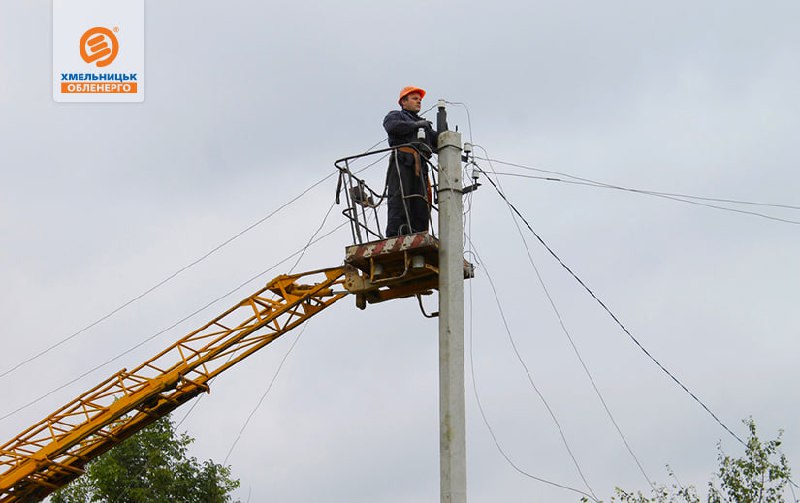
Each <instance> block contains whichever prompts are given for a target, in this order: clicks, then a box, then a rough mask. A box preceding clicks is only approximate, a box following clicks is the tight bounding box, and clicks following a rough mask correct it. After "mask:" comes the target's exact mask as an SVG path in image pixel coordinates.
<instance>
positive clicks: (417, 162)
mask: <svg viewBox="0 0 800 503" xmlns="http://www.w3.org/2000/svg"><path fill="white" fill-rule="evenodd" d="M397 150H398V151H400V152H403V153H406V154H411V155H412V156H414V174H415V175H417V177H419V178H422V179H423V180H422V182H423V183H424V184H425V189H426V190H425V192H426V193H427V195H428V198H427V202H428V204H429V205H430V204H431V201H433V199H432V197H433V194H432V193H431V181H430V179H429V178H428V173H427V170H426V172H425V176H424V177H423V176H422V160H421V159H420V158H419V151H417V149H415V148H412V147H399V148H398V149H397Z"/></svg>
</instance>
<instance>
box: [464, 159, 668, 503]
mask: <svg viewBox="0 0 800 503" xmlns="http://www.w3.org/2000/svg"><path fill="white" fill-rule="evenodd" d="M478 147H479V148H480V149H482V150H483V151H484V152H486V149H485V148H483V147H482V146H480V145H479V146H478ZM486 157H489V153H488V152H486ZM476 166H477V164H476ZM489 167H490V168H491V170H492V172H493V173H494V174H495V175H497V172H496V171H495V170H494V166H493V165H492V163H491V161H489ZM478 169H480V167H479V166H478ZM497 184H498V188H499V190H503V188H502V185H501V184H500V181H499V180H498V182H497ZM509 212H511V219H512V221H513V222H514V226H515V227H516V229H517V233H518V234H519V237H520V239H522V243H523V245H524V246H525V252H526V254H527V256H528V262H529V263H530V264H531V267H532V268H533V270H534V272H535V273H536V278H537V279H538V280H539V285H541V287H542V290H543V291H544V294H545V296H546V297H547V300H548V302H549V304H550V307H551V309H552V310H553V313H554V314H555V316H556V318H557V319H558V323H559V325H560V326H561V331H562V332H563V333H564V335H565V336H566V337H567V340H568V341H569V344H570V346H571V347H572V350H573V352H574V353H575V356H576V357H577V358H578V361H579V362H580V364H581V367H582V368H583V371H584V373H585V374H586V377H587V378H588V379H589V382H590V383H591V385H592V389H593V390H594V392H595V394H596V395H597V398H598V399H599V400H600V403H601V404H602V406H603V409H604V410H605V412H606V415H607V416H608V418H609V420H610V421H611V423H612V424H613V425H614V428H615V429H616V430H617V434H618V435H619V437H620V439H621V440H622V443H623V444H624V445H625V449H626V450H627V451H628V454H630V456H631V457H632V458H633V460H634V462H635V463H636V466H637V467H638V468H639V472H640V473H641V474H642V476H644V478H645V480H646V481H647V484H648V485H649V486H650V487H651V488H652V489H653V490H655V489H656V486H655V484H654V483H653V481H652V480H651V479H650V477H649V476H648V475H647V472H646V471H645V469H644V467H643V466H642V463H641V462H640V461H639V458H638V456H636V454H635V453H634V452H633V449H632V448H631V446H630V444H629V443H628V439H627V438H626V436H625V434H624V433H623V432H622V428H620V426H619V424H618V423H617V420H616V419H615V418H614V415H613V414H612V413H611V409H609V407H608V404H607V403H606V401H605V398H603V395H602V393H601V392H600V389H599V388H598V387H597V383H596V382H595V380H594V376H592V373H591V372H590V371H589V367H588V366H587V365H586V362H585V361H584V359H583V357H582V356H581V353H580V351H578V346H577V345H576V344H575V341H574V340H573V338H572V335H571V334H570V332H569V330H567V326H566V324H565V323H564V319H563V317H562V316H561V312H560V311H559V309H558V307H557V306H556V304H555V301H554V300H553V297H552V295H550V290H549V289H548V288H547V285H546V284H545V282H544V278H542V275H541V273H540V272H539V268H538V267H536V263H535V262H534V261H533V257H532V256H531V250H530V247H529V246H528V241H527V240H526V239H525V236H524V234H523V233H522V229H521V228H520V226H519V222H518V221H517V216H516V215H515V214H514V212H513V211H511V208H509Z"/></svg>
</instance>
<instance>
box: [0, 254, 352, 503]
mask: <svg viewBox="0 0 800 503" xmlns="http://www.w3.org/2000/svg"><path fill="white" fill-rule="evenodd" d="M344 275H345V267H335V268H330V269H320V270H317V271H311V272H306V273H300V274H293V275H284V276H278V277H277V278H275V279H273V280H272V281H271V282H270V283H269V284H267V286H266V287H264V288H262V289H261V290H259V291H257V292H256V293H254V294H253V295H251V296H249V297H247V298H246V299H244V300H242V301H241V302H239V303H238V304H237V305H235V306H234V307H232V308H230V309H229V310H228V311H226V312H225V313H223V314H221V315H220V316H218V317H217V318H215V319H213V320H211V321H210V322H208V323H207V324H206V325H204V326H203V327H201V328H199V329H197V330H195V331H193V332H191V333H189V334H188V335H186V336H184V337H183V338H182V339H180V340H178V341H177V342H176V343H174V344H173V345H171V346H170V347H168V348H167V349H165V350H164V351H162V352H160V353H159V354H157V355H156V356H154V357H153V358H151V359H150V360H148V361H146V362H145V363H143V364H141V365H140V366H138V367H137V368H135V369H134V370H132V371H127V370H125V369H123V370H120V371H119V372H117V373H116V374H114V375H112V376H111V377H109V378H108V379H106V380H105V381H103V382H101V383H100V384H98V385H97V386H95V387H94V388H92V389H91V390H89V391H87V392H85V393H83V394H82V395H80V396H79V397H77V398H76V399H74V400H72V401H71V402H69V403H68V404H66V405H65V406H63V407H62V408H60V409H59V410H57V411H56V412H54V413H52V414H51V415H50V416H48V417H47V418H45V419H44V420H42V421H40V422H39V423H37V424H35V425H33V426H31V427H30V428H28V429H27V430H25V431H24V432H22V433H20V434H19V435H17V436H16V437H15V438H13V439H12V440H10V441H9V442H7V443H6V444H4V445H2V446H0V503H11V502H15V503H19V502H28V501H38V500H41V499H43V498H44V497H45V496H47V495H48V494H50V493H51V492H53V491H54V490H56V489H58V488H59V487H62V486H64V485H65V484H67V483H68V482H70V481H71V480H73V479H74V478H76V477H78V476H79V475H80V474H82V473H83V467H84V466H85V465H86V463H88V462H89V461H90V460H91V459H94V458H95V457H97V456H99V455H100V454H102V453H104V452H106V451H108V450H109V449H111V448H112V447H114V446H115V445H117V444H118V443H120V442H121V441H122V440H124V439H126V438H128V437H130V436H131V435H133V434H134V433H136V432H137V431H139V430H141V429H142V428H144V427H145V426H147V425H148V424H150V423H152V422H153V421H155V420H157V419H159V418H161V417H163V416H165V415H167V414H169V413H170V412H171V411H173V410H174V409H176V408H177V407H179V406H180V405H182V404H183V403H186V402H187V401H189V400H191V399H192V398H194V397H196V396H197V395H199V394H200V393H203V392H204V391H209V381H210V380H211V379H213V378H214V377H215V376H217V375H219V374H220V373H222V372H224V371H225V370H226V369H228V368H230V367H231V366H233V365H235V364H236V363H238V362H239V361H241V360H243V359H244V358H246V357H248V356H249V355H251V354H253V353H254V352H256V351H258V350H259V349H261V348H263V347H264V346H266V345H267V344H269V343H270V342H272V341H274V340H275V339H277V338H278V337H280V336H281V335H283V334H284V333H286V332H288V331H289V330H292V329H293V328H295V327H297V326H298V325H300V324H302V323H304V322H305V321H306V320H308V319H309V318H310V317H312V316H314V315H315V314H317V313H319V312H320V311H322V310H323V309H325V308H326V307H328V306H330V305H331V304H333V303H334V302H336V301H337V300H339V299H341V298H342V297H344V296H346V295H347V294H348V292H347V291H344V290H338V291H336V290H334V288H335V287H337V286H342V284H343V282H344V279H343V278H344ZM306 278H313V279H315V280H316V281H317V282H316V283H313V284H311V285H305V284H301V283H299V281H300V280H301V279H306Z"/></svg>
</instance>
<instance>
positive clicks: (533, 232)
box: [481, 170, 746, 445]
mask: <svg viewBox="0 0 800 503" xmlns="http://www.w3.org/2000/svg"><path fill="white" fill-rule="evenodd" d="M481 172H482V173H483V174H484V175H485V176H486V178H487V179H488V180H489V182H490V183H491V184H492V186H493V187H494V189H495V191H496V192H497V193H498V195H499V196H500V197H501V198H502V199H503V200H504V201H505V202H506V204H507V205H509V207H510V208H511V209H512V210H514V213H516V214H517V216H519V217H520V218H521V219H522V221H523V222H524V223H525V225H526V226H527V227H528V230H529V231H530V232H531V233H532V234H533V235H534V236H535V237H536V239H537V240H538V241H539V243H541V244H542V246H544V248H545V249H546V250H547V251H548V253H550V255H552V256H553V258H555V259H556V261H558V263H559V264H560V265H561V267H562V268H564V269H565V270H566V271H567V272H568V273H569V274H570V275H571V276H572V278H573V279H575V281H577V282H578V284H579V285H580V286H581V287H583V289H584V290H586V292H587V293H588V294H589V295H591V297H592V298H593V299H594V300H595V301H596V302H597V303H598V304H600V306H601V307H602V308H603V309H604V310H605V311H606V313H608V315H609V316H610V317H611V319H613V320H614V322H615V323H616V324H617V325H618V326H619V327H620V328H621V329H622V331H624V332H625V333H626V334H627V335H628V337H629V338H630V339H631V340H632V341H633V342H634V344H636V346H637V347H638V348H639V349H640V350H641V351H642V352H643V353H644V354H645V355H647V357H648V358H650V360H652V361H653V363H655V364H656V365H657V366H658V367H659V368H660V369H661V370H662V371H663V372H664V373H665V374H667V375H668V376H669V377H670V378H671V379H672V380H673V381H674V382H675V383H676V384H677V385H678V386H680V387H681V388H682V389H683V390H684V391H685V392H686V393H688V394H689V396H691V397H692V398H693V399H694V401H695V402H697V403H698V404H699V405H700V406H701V407H702V408H703V409H704V410H705V411H706V412H707V413H708V414H709V415H710V416H711V417H712V418H714V420H715V421H716V422H717V423H718V424H719V425H720V426H722V428H723V429H724V430H725V431H727V432H728V433H729V434H730V435H731V436H732V437H733V438H735V439H736V440H738V441H739V442H740V443H741V444H742V445H746V444H745V442H744V441H743V440H742V439H741V438H739V436H738V435H736V434H735V433H734V432H733V431H732V430H731V429H730V428H729V427H728V426H727V425H725V423H723V422H722V420H720V419H719V417H717V415H716V414H714V412H712V410H711V409H710V408H709V407H708V406H707V405H706V404H705V403H704V402H703V401H702V400H700V398H698V397H697V395H695V394H694V393H693V392H692V391H690V390H689V388H688V387H686V385H685V384H683V382H681V381H680V380H679V379H678V378H677V377H675V375H674V374H672V373H671V372H670V371H669V370H667V368H666V367H664V365H662V364H661V362H659V361H658V360H657V359H656V358H655V357H654V356H653V355H652V354H650V352H649V351H648V350H647V349H645V347H644V346H643V345H642V344H641V343H640V342H639V340H638V339H636V337H634V335H633V334H632V333H631V332H630V331H629V330H628V329H627V328H626V327H625V325H623V324H622V322H621V321H620V320H619V318H618V317H617V316H616V315H615V314H614V313H613V312H612V311H611V309H609V307H608V306H606V304H605V303H604V302H603V301H602V300H600V298H599V297H597V295H596V294H595V293H594V292H593V291H592V290H591V289H590V288H589V287H588V286H587V285H586V283H584V282H583V280H582V279H581V278H580V277H579V276H578V275H577V274H576V273H575V272H574V271H573V270H572V269H570V267H569V266H567V264H565V263H564V261H563V260H561V257H559V256H558V255H557V254H556V253H555V251H553V249H552V248H550V246H549V245H548V244H547V243H546V242H545V241H544V240H543V239H542V237H541V236H539V234H537V233H536V231H534V230H533V227H531V224H530V223H529V222H528V220H527V219H526V218H525V217H524V216H522V214H521V213H520V212H519V210H518V209H517V207H516V206H514V204H512V203H511V202H510V201H509V200H508V198H507V197H506V196H505V194H503V192H502V191H501V190H500V189H499V188H498V187H497V184H496V183H495V182H494V180H492V178H491V177H489V176H488V174H487V173H486V172H485V171H484V170H481Z"/></svg>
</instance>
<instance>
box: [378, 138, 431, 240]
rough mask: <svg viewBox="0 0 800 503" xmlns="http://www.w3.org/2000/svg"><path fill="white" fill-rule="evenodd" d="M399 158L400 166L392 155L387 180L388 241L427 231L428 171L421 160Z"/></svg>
mask: <svg viewBox="0 0 800 503" xmlns="http://www.w3.org/2000/svg"><path fill="white" fill-rule="evenodd" d="M399 157H400V162H397V161H396V157H395V154H392V156H391V157H390V159H389V171H388V173H387V176H386V184H387V186H388V199H389V201H388V206H389V216H388V219H387V222H386V236H387V237H392V236H399V235H403V234H413V233H415V232H423V231H427V230H428V221H429V219H430V204H429V202H428V167H427V165H426V164H425V161H424V160H421V159H420V160H421V161H422V162H415V159H414V158H413V156H412V155H411V154H406V155H404V154H402V153H401V154H400V155H399ZM409 160H410V161H411V163H410V164H409V163H408V162H407V161H409ZM404 161H405V162H404Z"/></svg>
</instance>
